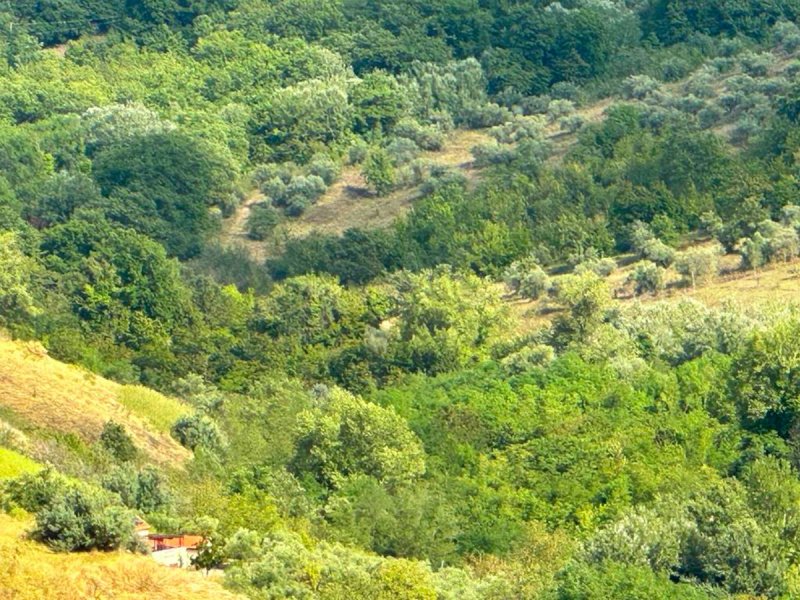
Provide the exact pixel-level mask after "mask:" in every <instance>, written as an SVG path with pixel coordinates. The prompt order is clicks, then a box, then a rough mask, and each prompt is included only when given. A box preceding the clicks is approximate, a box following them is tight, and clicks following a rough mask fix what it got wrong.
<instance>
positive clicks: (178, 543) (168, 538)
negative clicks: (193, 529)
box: [147, 533, 203, 552]
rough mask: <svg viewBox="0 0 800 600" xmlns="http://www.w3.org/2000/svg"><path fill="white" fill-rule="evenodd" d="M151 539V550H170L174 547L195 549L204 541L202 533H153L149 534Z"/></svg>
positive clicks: (148, 537)
mask: <svg viewBox="0 0 800 600" xmlns="http://www.w3.org/2000/svg"><path fill="white" fill-rule="evenodd" d="M147 539H148V540H149V541H150V551H151V552H158V551H159V550H169V549H172V548H188V549H189V550H193V549H194V548H197V547H198V546H199V545H200V544H201V543H202V542H203V536H202V535H191V534H183V533H179V534H166V533H153V534H150V535H148V536H147Z"/></svg>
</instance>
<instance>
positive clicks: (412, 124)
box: [394, 118, 444, 151]
mask: <svg viewBox="0 0 800 600" xmlns="http://www.w3.org/2000/svg"><path fill="white" fill-rule="evenodd" d="M394 133H395V135H396V136H398V137H403V138H408V139H410V140H413V141H414V143H415V144H416V145H417V146H419V147H420V148H421V149H423V150H429V151H436V150H441V149H442V146H444V134H443V133H442V132H441V130H440V129H439V128H438V127H435V126H433V125H420V123H419V122H417V121H415V120H414V119H409V118H406V119H401V120H400V121H399V122H398V123H397V125H395V128H394Z"/></svg>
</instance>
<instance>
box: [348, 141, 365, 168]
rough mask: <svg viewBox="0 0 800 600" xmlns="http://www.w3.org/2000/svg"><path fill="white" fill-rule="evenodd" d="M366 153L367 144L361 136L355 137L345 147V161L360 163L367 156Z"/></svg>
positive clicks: (354, 163)
mask: <svg viewBox="0 0 800 600" xmlns="http://www.w3.org/2000/svg"><path fill="white" fill-rule="evenodd" d="M368 153H369V144H367V142H365V141H364V139H363V138H356V139H355V140H354V141H353V143H352V145H351V146H350V148H348V149H347V162H348V164H351V165H358V164H361V163H362V162H364V160H365V159H366V158H367V154H368Z"/></svg>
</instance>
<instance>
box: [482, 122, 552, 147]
mask: <svg viewBox="0 0 800 600" xmlns="http://www.w3.org/2000/svg"><path fill="white" fill-rule="evenodd" d="M489 135H491V136H492V137H493V138H494V139H495V140H497V141H498V142H499V143H501V144H514V143H517V142H520V141H522V140H526V139H541V138H542V137H543V136H544V120H543V119H542V118H541V117H515V118H514V119H512V120H510V121H508V122H507V123H504V124H503V125H498V126H497V127H493V128H492V129H490V130H489Z"/></svg>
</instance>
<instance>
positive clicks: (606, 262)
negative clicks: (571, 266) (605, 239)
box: [575, 258, 617, 277]
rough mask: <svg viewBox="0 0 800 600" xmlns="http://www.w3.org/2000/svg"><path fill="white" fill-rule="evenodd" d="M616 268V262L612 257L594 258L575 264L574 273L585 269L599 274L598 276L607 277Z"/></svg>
mask: <svg viewBox="0 0 800 600" xmlns="http://www.w3.org/2000/svg"><path fill="white" fill-rule="evenodd" d="M616 268H617V263H616V261H615V260H614V259H613V258H595V259H591V260H586V261H584V262H582V263H579V264H577V265H576V266H575V273H577V274H579V275H580V274H581V273H585V272H587V271H590V272H592V273H594V274H595V275H599V276H600V277H608V276H609V275H611V273H613V272H614V269H616Z"/></svg>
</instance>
